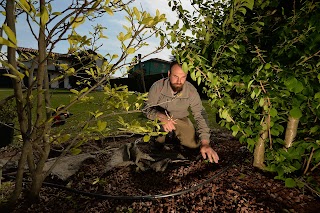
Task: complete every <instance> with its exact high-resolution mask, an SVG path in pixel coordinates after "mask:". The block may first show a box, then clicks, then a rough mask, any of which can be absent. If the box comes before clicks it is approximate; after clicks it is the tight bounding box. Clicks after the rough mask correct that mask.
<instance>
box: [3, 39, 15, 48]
mask: <svg viewBox="0 0 320 213" xmlns="http://www.w3.org/2000/svg"><path fill="white" fill-rule="evenodd" d="M0 44H3V45H6V46H8V47H12V48H17V45H15V44H13V43H12V42H10V41H9V40H7V39H4V38H2V37H0Z"/></svg>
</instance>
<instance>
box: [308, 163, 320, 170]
mask: <svg viewBox="0 0 320 213" xmlns="http://www.w3.org/2000/svg"><path fill="white" fill-rule="evenodd" d="M319 165H320V162H318V163H317V164H316V165H315V166H314V167H312V169H311V170H310V171H311V172H313V170H315V169H316V168H317V167H318V166H319Z"/></svg>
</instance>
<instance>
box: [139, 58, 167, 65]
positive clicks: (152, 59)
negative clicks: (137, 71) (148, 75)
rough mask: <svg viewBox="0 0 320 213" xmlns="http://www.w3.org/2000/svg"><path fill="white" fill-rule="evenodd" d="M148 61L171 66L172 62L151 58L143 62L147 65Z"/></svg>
mask: <svg viewBox="0 0 320 213" xmlns="http://www.w3.org/2000/svg"><path fill="white" fill-rule="evenodd" d="M147 61H157V62H162V63H166V64H170V63H171V62H170V61H166V60H163V59H160V58H151V59H148V60H145V61H142V63H145V62H147Z"/></svg>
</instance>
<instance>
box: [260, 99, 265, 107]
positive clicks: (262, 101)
mask: <svg viewBox="0 0 320 213" xmlns="http://www.w3.org/2000/svg"><path fill="white" fill-rule="evenodd" d="M263 105H264V98H260V101H259V106H261V107H262V106H263Z"/></svg>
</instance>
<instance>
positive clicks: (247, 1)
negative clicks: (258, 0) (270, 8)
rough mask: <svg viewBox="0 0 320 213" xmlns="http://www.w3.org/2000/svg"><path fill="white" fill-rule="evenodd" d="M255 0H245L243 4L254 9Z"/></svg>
mask: <svg viewBox="0 0 320 213" xmlns="http://www.w3.org/2000/svg"><path fill="white" fill-rule="evenodd" d="M253 5H254V0H244V4H243V6H245V7H247V8H249V9H250V10H252V9H253Z"/></svg>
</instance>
